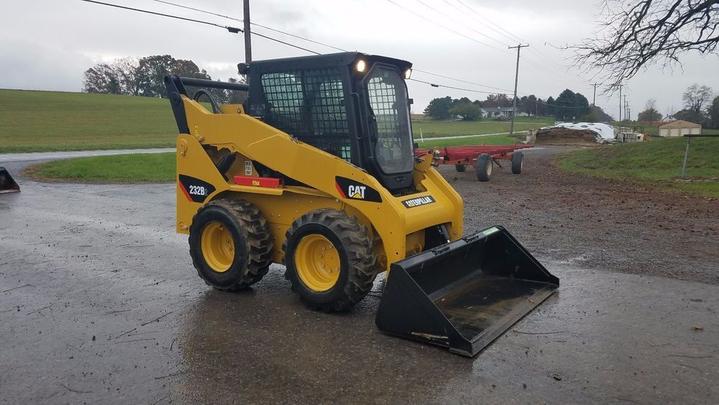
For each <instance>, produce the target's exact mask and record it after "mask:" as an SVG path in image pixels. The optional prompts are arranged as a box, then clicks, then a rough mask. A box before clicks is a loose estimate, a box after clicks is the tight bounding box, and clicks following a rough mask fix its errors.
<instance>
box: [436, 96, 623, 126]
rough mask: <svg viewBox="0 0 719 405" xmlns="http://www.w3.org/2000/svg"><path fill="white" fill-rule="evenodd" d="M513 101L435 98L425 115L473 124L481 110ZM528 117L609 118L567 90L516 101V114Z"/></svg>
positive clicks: (493, 98)
mask: <svg viewBox="0 0 719 405" xmlns="http://www.w3.org/2000/svg"><path fill="white" fill-rule="evenodd" d="M512 104H513V99H512V98H511V97H509V96H508V95H506V94H501V93H500V94H489V95H487V97H486V99H485V100H474V101H472V100H470V99H469V98H467V97H462V98H459V99H453V98H452V97H449V96H447V97H440V98H435V99H433V100H431V101H430V102H429V105H428V106H427V108H425V110H424V114H425V115H426V116H428V117H430V118H432V119H437V120H443V119H450V118H460V119H462V120H465V121H476V120H479V119H482V118H490V117H483V114H482V110H488V109H492V108H496V107H512ZM516 112H517V113H518V114H519V113H525V114H527V115H530V116H554V117H555V118H556V119H557V120H560V121H591V122H605V121H611V120H612V117H610V116H609V115H608V114H606V113H605V112H604V111H602V109H601V108H600V107H597V106H592V105H590V104H589V101H588V100H587V98H586V97H585V96H584V95H582V94H581V93H578V92H573V91H572V90H569V89H566V90H564V91H562V92H561V93H560V94H559V95H558V96H557V98H554V97H549V98H547V99H546V100H542V99H541V98H539V97H537V96H535V95H534V94H532V95H529V96H523V97H521V98H517V111H516Z"/></svg>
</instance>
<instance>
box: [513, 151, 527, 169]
mask: <svg viewBox="0 0 719 405" xmlns="http://www.w3.org/2000/svg"><path fill="white" fill-rule="evenodd" d="M522 168H524V153H522V152H514V153H512V174H520V173H522Z"/></svg>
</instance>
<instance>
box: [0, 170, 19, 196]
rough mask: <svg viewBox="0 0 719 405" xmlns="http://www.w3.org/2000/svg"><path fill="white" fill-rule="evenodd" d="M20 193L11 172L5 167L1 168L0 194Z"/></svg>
mask: <svg viewBox="0 0 719 405" xmlns="http://www.w3.org/2000/svg"><path fill="white" fill-rule="evenodd" d="M18 192H20V186H18V184H17V183H16V182H15V180H14V179H13V178H12V176H11V175H10V172H8V171H7V169H5V168H4V167H0V194H4V193H18Z"/></svg>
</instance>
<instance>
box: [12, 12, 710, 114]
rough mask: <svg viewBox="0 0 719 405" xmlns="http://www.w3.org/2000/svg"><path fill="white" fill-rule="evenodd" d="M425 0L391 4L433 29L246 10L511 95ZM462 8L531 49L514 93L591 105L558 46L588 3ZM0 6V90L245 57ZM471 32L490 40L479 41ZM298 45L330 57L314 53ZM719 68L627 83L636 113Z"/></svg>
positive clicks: (198, 36)
mask: <svg viewBox="0 0 719 405" xmlns="http://www.w3.org/2000/svg"><path fill="white" fill-rule="evenodd" d="M110 1H116V2H118V3H122V4H126V5H130V6H134V7H140V8H149V9H153V10H160V11H165V12H170V13H173V14H178V15H183V16H188V17H195V18H201V19H207V20H210V21H214V22H218V23H222V24H229V25H238V24H239V23H237V22H232V21H226V20H222V19H220V18H217V17H211V16H205V15H201V14H197V13H193V12H190V11H187V10H179V9H174V8H171V7H169V6H166V5H161V4H157V3H155V2H152V1H150V0H110ZM176 1H177V2H180V3H183V4H187V5H192V6H195V7H198V8H206V9H209V10H215V11H219V12H221V13H224V14H229V15H235V16H240V17H241V14H242V12H241V2H240V1H237V0H207V1H202V2H199V1H195V0H176ZM424 1H425V3H428V4H430V5H432V6H433V7H435V8H436V9H437V10H439V11H441V12H442V14H438V13H437V12H436V11H432V10H429V9H427V8H426V7H424V6H422V5H421V4H420V3H418V2H417V1H415V0H395V2H397V3H399V4H402V5H403V6H405V7H407V8H410V9H412V10H414V11H416V12H417V13H420V14H422V15H424V16H426V17H427V18H429V19H430V20H431V21H434V22H435V23H428V22H427V21H426V20H423V19H420V18H418V17H416V16H414V15H412V14H411V13H408V12H407V11H405V10H402V9H399V8H397V7H396V6H394V5H392V4H390V3H389V2H387V1H383V0H343V1H328V0H307V1H302V2H299V1H281V0H263V1H254V2H253V4H252V13H253V19H254V20H255V21H257V22H260V23H263V24H266V25H269V26H273V27H276V28H279V29H283V30H286V31H290V32H293V33H296V34H299V35H305V36H308V37H311V38H314V39H317V40H319V41H323V42H328V43H331V44H334V45H337V46H340V47H342V48H345V49H350V50H360V51H366V52H370V53H378V54H386V55H391V56H395V57H399V58H404V59H408V60H410V61H412V62H413V63H414V64H415V66H416V67H417V68H419V69H423V70H428V71H433V72H436V73H441V74H445V75H449V76H456V77H460V78H464V79H467V80H471V81H476V82H481V83H485V84H489V85H492V86H496V87H502V88H508V89H510V88H512V86H513V79H514V54H513V53H512V52H511V51H509V50H507V49H506V45H507V43H508V42H510V41H509V39H508V38H506V37H503V36H502V35H501V34H500V33H499V32H498V29H496V28H495V27H493V26H491V25H490V24H488V23H487V22H486V20H485V21H483V20H482V19H481V18H480V17H478V16H476V15H473V14H471V13H469V12H467V10H465V9H462V8H461V7H459V6H457V7H456V8H454V9H453V8H450V7H448V6H447V3H445V2H444V1H432V0H424ZM463 1H464V3H467V4H471V5H472V6H473V7H475V8H476V10H478V11H479V12H480V13H481V15H482V16H483V18H485V19H488V20H490V21H493V22H494V24H496V25H498V26H500V27H502V28H503V29H505V30H507V31H509V32H511V33H512V34H515V35H518V36H520V37H521V38H522V39H524V40H526V41H528V42H529V43H530V44H531V48H530V49H529V50H525V51H523V57H522V60H521V73H520V82H519V92H520V94H530V93H534V94H536V95H538V96H540V97H548V96H550V95H551V96H555V97H556V95H558V94H559V92H561V91H562V90H563V89H564V88H571V89H573V90H575V91H580V92H582V93H583V94H585V95H586V96H587V97H589V98H590V99H591V95H592V87H591V86H590V82H591V77H590V75H589V74H586V73H581V72H578V71H577V69H571V68H568V66H569V65H570V64H569V62H570V61H571V57H572V54H571V52H567V51H560V50H557V49H556V48H555V47H554V46H556V45H563V44H572V43H576V42H578V41H579V40H581V39H582V38H584V37H587V36H591V35H592V34H593V32H594V31H595V30H596V28H597V23H596V20H597V18H598V17H597V15H598V10H599V4H598V2H597V1H596V0H579V1H573V2H567V1H556V0H548V1H542V2H526V1H519V0H504V1H494V0H490V1H482V2H478V1H473V0H463ZM455 4H456V3H455ZM2 10H3V16H4V19H3V20H4V24H3V25H2V26H0V38H2V39H1V40H0V55H2V56H1V58H0V87H7V88H29V89H49V90H68V91H78V90H80V89H81V87H82V73H83V71H84V70H85V69H87V68H88V67H89V66H90V65H92V64H93V63H97V62H100V61H107V60H112V59H113V58H119V57H126V56H132V57H139V56H145V55H152V54H171V55H173V56H175V57H177V58H185V59H193V60H195V61H196V62H197V63H198V64H199V65H200V66H202V67H204V68H206V69H207V70H208V71H209V73H210V74H211V75H212V76H213V77H218V78H223V79H226V78H227V77H230V76H235V71H234V66H235V64H236V63H237V62H239V61H241V59H242V57H243V53H244V50H243V44H242V38H241V37H240V36H238V35H231V34H229V33H227V32H226V31H223V30H221V29H219V28H212V27H206V26H202V25H194V24H190V23H186V22H178V21H173V20H167V19H162V18H159V17H154V16H146V15H138V14H134V13H131V12H126V11H121V10H115V9H109V8H106V7H101V6H96V5H91V4H87V3H83V2H80V1H78V0H37V1H32V2H30V1H25V2H8V3H6V4H4V5H3V6H2ZM439 24H443V25H446V26H448V27H450V28H452V29H454V30H457V31H460V32H462V33H464V34H465V35H468V36H472V37H475V38H477V39H479V40H482V41H483V42H487V43H488V44H490V45H491V47H487V46H483V45H480V44H478V43H476V42H473V41H470V40H467V39H465V38H462V37H460V36H457V35H456V34H453V33H451V32H449V31H448V30H447V29H445V28H443V27H441V26H440V25H439ZM477 31H478V32H481V33H483V34H486V35H488V36H490V37H492V38H494V39H489V38H486V37H482V36H480V35H479V34H477V33H476V32H477ZM265 33H267V34H271V35H276V34H273V33H270V32H265ZM282 39H285V40H290V41H297V40H294V39H292V38H287V37H282ZM297 42H298V43H299V41H297ZM302 45H304V46H307V47H310V48H312V49H317V50H318V51H322V52H333V51H332V50H331V49H327V48H323V47H321V46H318V45H313V44H308V43H303V44H302ZM253 49H254V52H255V58H256V59H263V58H274V57H283V56H294V55H303V54H305V53H304V52H302V51H298V50H295V49H292V48H287V47H284V46H282V45H278V44H275V43H272V42H269V41H267V40H263V39H260V38H255V40H254V42H253ZM717 71H719V58H717V56H716V55H712V56H708V57H701V56H697V55H689V56H687V57H686V58H685V59H684V64H683V70H682V69H678V68H677V69H674V70H673V71H670V70H663V69H661V67H659V66H652V67H650V68H648V69H647V70H646V71H644V72H642V73H641V74H640V75H638V76H637V77H636V78H635V79H633V80H632V81H630V82H629V83H628V84H627V91H628V93H627V94H629V96H630V101H631V104H632V111H633V113H634V114H636V113H637V112H639V111H640V109H641V108H642V107H643V106H644V103H645V102H646V100H647V99H649V98H655V99H657V101H658V107H659V108H660V110H661V111H662V112H663V113H666V112H669V110H670V109H671V107H672V106H673V107H674V108H679V107H681V93H682V91H683V90H684V89H685V88H686V87H687V86H688V85H690V84H692V83H694V82H698V83H701V84H707V85H709V86H711V87H713V88H714V90H715V91H716V92H717V93H719V75H717V74H716V72H717ZM415 75H416V76H415V77H417V78H423V79H428V80H430V81H436V82H441V83H446V84H450V85H456V86H460V87H463V86H468V85H466V84H462V83H457V82H452V81H448V80H446V79H440V78H433V77H431V76H426V75H422V74H420V73H419V72H417V73H415ZM410 91H411V93H412V97H413V98H414V99H415V108H416V109H417V110H421V109H422V108H423V107H424V105H426V103H427V102H428V101H429V100H430V99H431V98H433V97H438V96H444V95H451V96H453V97H461V96H465V95H466V96H468V97H470V98H484V97H485V96H484V95H482V94H475V93H468V92H461V91H452V90H446V89H436V88H432V87H429V86H426V85H421V84H416V83H411V84H410ZM597 102H598V104H599V105H601V106H602V107H604V108H605V109H606V110H607V111H608V112H609V113H610V114H613V115H616V114H617V111H616V110H617V109H618V100H617V98H616V96H613V97H609V96H606V95H601V94H600V95H599V96H598V100H597Z"/></svg>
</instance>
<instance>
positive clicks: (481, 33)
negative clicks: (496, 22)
mask: <svg viewBox="0 0 719 405" xmlns="http://www.w3.org/2000/svg"><path fill="white" fill-rule="evenodd" d="M417 2H418V3H419V4H421V5H423V6H425V7H427V8H428V9H430V10H432V11H434V12H435V13H439V14H442V15H443V16H445V17H447V18H450V19H451V18H453V17H452V16H450V15H448V14H447V13H445V12H444V11H442V10H439V9H437V8H435V7H433V6H431V5H429V4H427V3H425V2H424V1H422V0H417ZM465 26H466V24H465ZM467 28H469V30H470V31H472V32H475V33H477V34H479V35H481V36H483V37H485V38H487V39H490V40H492V41H494V42H496V43H498V44H499V45H501V46H506V45H507V44H506V43H504V42H502V41H500V40H498V39H496V38H494V37H490V36H489V35H487V34H485V33H483V32H480V31H477V30H475V29H474V28H471V27H467Z"/></svg>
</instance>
